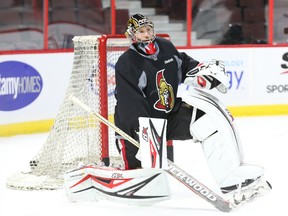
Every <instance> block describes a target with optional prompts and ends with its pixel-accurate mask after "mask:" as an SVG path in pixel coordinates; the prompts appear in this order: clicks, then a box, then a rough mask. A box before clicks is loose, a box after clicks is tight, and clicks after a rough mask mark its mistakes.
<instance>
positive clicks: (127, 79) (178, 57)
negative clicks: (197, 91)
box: [115, 37, 199, 137]
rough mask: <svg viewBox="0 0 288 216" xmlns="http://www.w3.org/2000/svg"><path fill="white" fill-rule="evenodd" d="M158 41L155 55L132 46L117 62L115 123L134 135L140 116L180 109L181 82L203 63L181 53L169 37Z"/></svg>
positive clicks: (155, 116)
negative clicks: (178, 94)
mask: <svg viewBox="0 0 288 216" xmlns="http://www.w3.org/2000/svg"><path fill="white" fill-rule="evenodd" d="M155 41H156V43H155V44H156V46H157V51H159V52H157V53H156V54H155V55H152V56H151V55H150V56H147V55H145V54H142V53H141V52H139V51H137V50H136V48H135V47H134V46H133V45H131V47H130V48H129V49H128V50H127V51H126V52H124V53H123V54H122V55H121V56H120V58H119V59H118V62H117V63H116V67H115V73H116V74H115V79H116V89H115V97H116V100H117V104H116V107H115V124H116V125H117V126H118V127H119V128H121V129H122V130H124V131H125V132H126V133H128V134H130V135H132V133H134V132H135V131H138V130H139V129H138V127H139V123H138V118H139V117H152V118H164V119H167V118H168V116H169V115H171V114H172V113H173V112H175V111H176V110H177V109H178V108H179V105H180V102H181V99H180V98H177V90H178V85H179V84H180V83H181V82H183V81H184V79H185V78H186V73H187V72H188V71H190V70H192V69H193V68H194V67H196V66H197V65H198V63H199V62H198V61H196V60H194V59H193V58H191V57H189V56H188V55H187V54H186V53H180V52H178V50H177V49H176V48H175V46H174V45H173V44H172V43H171V42H170V41H169V40H166V39H164V38H160V37H157V38H156V40H155ZM134 137H135V136H134Z"/></svg>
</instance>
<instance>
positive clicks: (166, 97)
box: [154, 69, 175, 113]
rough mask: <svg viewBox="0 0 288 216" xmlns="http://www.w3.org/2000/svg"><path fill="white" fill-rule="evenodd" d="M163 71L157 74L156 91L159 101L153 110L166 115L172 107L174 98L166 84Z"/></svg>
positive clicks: (168, 85)
mask: <svg viewBox="0 0 288 216" xmlns="http://www.w3.org/2000/svg"><path fill="white" fill-rule="evenodd" d="M163 72H164V69H163V70H161V71H158V72H157V75H156V86H157V89H158V95H159V100H158V101H156V103H155V104H154V108H155V109H157V110H159V111H164V112H166V113H168V112H170V111H171V110H172V109H173V107H174V102H175V97H174V92H173V88H172V86H171V85H170V84H169V83H167V82H166V80H165V78H164V75H163Z"/></svg>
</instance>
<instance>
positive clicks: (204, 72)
mask: <svg viewBox="0 0 288 216" xmlns="http://www.w3.org/2000/svg"><path fill="white" fill-rule="evenodd" d="M187 76H188V77H187V78H186V79H185V80H184V83H185V84H188V85H192V86H194V87H198V88H201V89H213V88H215V87H216V88H217V90H218V91H220V92H221V93H226V92H227V90H228V85H229V76H228V74H227V73H226V71H225V65H224V63H223V61H219V60H215V59H212V60H211V61H210V62H209V64H208V65H205V64H203V63H199V64H198V65H197V66H196V67H195V68H194V69H193V70H191V71H189V72H188V73H187Z"/></svg>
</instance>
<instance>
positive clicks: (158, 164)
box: [136, 117, 168, 169]
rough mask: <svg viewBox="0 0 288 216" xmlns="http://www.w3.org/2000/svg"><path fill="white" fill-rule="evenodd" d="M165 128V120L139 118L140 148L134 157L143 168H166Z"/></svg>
mask: <svg viewBox="0 0 288 216" xmlns="http://www.w3.org/2000/svg"><path fill="white" fill-rule="evenodd" d="M166 126H167V120H166V119H160V118H148V117H140V118H139V140H140V148H139V151H138V153H137V156H136V157H137V158H138V159H140V160H141V166H142V167H143V168H163V169H166V168H168V161H167V146H166V143H167V142H166V128H167V127H166ZM139 155H140V156H139Z"/></svg>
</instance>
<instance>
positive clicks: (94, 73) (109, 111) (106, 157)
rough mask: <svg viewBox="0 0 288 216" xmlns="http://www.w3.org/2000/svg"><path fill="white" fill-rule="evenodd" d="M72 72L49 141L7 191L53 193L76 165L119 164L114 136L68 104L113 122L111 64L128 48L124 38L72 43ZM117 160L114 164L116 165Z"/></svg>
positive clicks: (83, 39) (77, 39) (88, 38)
mask: <svg viewBox="0 0 288 216" xmlns="http://www.w3.org/2000/svg"><path fill="white" fill-rule="evenodd" d="M73 43H74V59H73V69H72V73H71V77H70V81H69V85H68V89H67V91H66V94H65V98H64V101H63V102H62V104H61V106H60V109H59V113H58V115H57V117H56V119H55V122H54V125H53V127H52V129H51V131H50V133H49V136H48V138H47V140H46V142H45V143H44V145H43V146H42V148H41V149H40V151H39V152H38V153H37V155H36V156H35V157H34V158H32V159H31V161H30V170H29V171H28V172H25V173H24V172H20V173H16V174H14V175H12V176H11V177H9V178H8V180H7V186H8V187H10V188H15V189H24V190H25V189H26V190H33V189H36V190H40V189H57V188H61V187H62V184H63V174H64V173H65V172H66V171H67V170H70V169H73V168H76V167H77V166H78V165H79V163H84V164H90V163H97V164H100V163H103V162H104V163H105V164H107V163H108V161H110V165H111V164H117V166H119V163H121V159H120V157H119V155H118V152H117V149H116V147H115V140H114V139H115V138H114V131H111V130H110V129H108V128H107V127H106V126H104V125H103V124H102V123H100V122H99V121H97V120H96V119H95V117H93V116H92V115H91V114H89V113H87V112H86V111H84V110H83V109H82V108H81V107H79V106H78V105H76V104H74V103H72V102H71V101H70V100H69V96H70V95H74V96H75V97H77V98H79V99H81V101H83V102H84V103H85V104H86V105H88V106H89V107H90V108H91V109H93V110H94V111H96V112H98V113H100V114H101V115H103V116H104V117H106V118H108V119H109V121H112V122H113V113H114V105H115V99H114V87H115V76H114V68H115V63H116V61H117V59H118V58H119V56H120V55H121V54H122V53H123V52H124V51H125V50H126V49H127V48H128V46H129V43H128V40H127V39H126V38H124V37H110V36H105V35H103V36H76V37H74V38H73ZM119 160H120V161H119Z"/></svg>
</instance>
